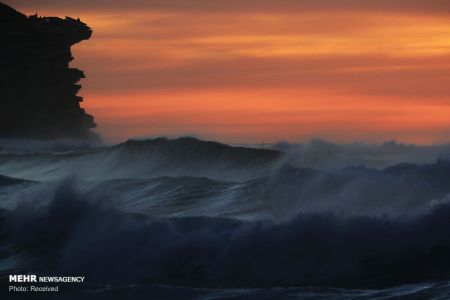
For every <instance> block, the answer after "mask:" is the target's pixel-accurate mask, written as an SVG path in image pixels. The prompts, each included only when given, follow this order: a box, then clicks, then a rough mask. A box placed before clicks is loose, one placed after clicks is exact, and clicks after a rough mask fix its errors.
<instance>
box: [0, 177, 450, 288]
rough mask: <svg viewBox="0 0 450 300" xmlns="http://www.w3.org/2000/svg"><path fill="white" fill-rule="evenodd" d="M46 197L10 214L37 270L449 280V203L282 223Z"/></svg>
mask: <svg viewBox="0 0 450 300" xmlns="http://www.w3.org/2000/svg"><path fill="white" fill-rule="evenodd" d="M48 195H52V196H51V197H50V196H49V199H48V201H47V202H46V203H43V202H39V203H36V202H33V201H30V202H22V203H21V204H20V205H19V206H17V207H16V208H15V209H14V210H12V211H9V212H7V213H5V214H4V216H3V217H2V218H3V221H2V222H3V225H2V226H3V229H2V231H4V232H6V239H7V241H8V243H10V244H12V245H14V246H15V247H17V248H18V249H25V250H27V253H29V255H30V257H34V260H36V256H44V257H45V258H42V260H44V261H45V264H35V265H32V266H31V267H30V266H28V270H29V271H33V272H37V273H39V272H51V273H53V274H82V275H85V276H87V278H89V279H90V280H92V281H94V282H101V283H112V284H119V283H120V284H136V283H157V284H175V285H182V286H202V287H269V286H342V287H352V288H355V287H387V286H394V285H398V284H405V283H414V282H424V281H427V280H433V281H436V280H445V279H448V278H449V276H450V272H449V270H450V205H449V204H447V203H444V204H439V205H436V206H434V207H432V208H431V209H430V210H429V211H428V212H426V213H423V214H418V215H410V216H407V215H405V216H397V217H395V218H388V217H369V216H342V215H336V214H333V213H329V212H320V213H319V212H316V213H312V212H305V213H298V214H297V215H296V216H294V217H292V218H291V219H290V220H288V221H284V222H274V221H270V220H258V221H244V220H237V219H228V218H211V217H179V218H165V217H149V216H145V215H138V214H126V213H123V212H120V211H118V210H117V209H115V208H114V207H111V206H110V205H109V203H113V202H112V201H107V200H106V199H103V200H102V201H92V199H87V197H88V196H87V195H85V194H83V193H81V192H80V191H77V190H76V188H75V187H74V186H73V184H72V183H70V182H65V183H63V184H61V185H59V186H58V187H57V188H56V190H55V191H54V192H53V193H50V192H49V193H48ZM111 197H113V196H111ZM17 268H20V267H17Z"/></svg>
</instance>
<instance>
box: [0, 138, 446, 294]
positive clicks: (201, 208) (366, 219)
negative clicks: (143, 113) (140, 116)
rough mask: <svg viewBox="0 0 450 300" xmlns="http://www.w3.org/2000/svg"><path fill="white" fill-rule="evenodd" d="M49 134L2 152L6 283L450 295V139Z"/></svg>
mask: <svg viewBox="0 0 450 300" xmlns="http://www.w3.org/2000/svg"><path fill="white" fill-rule="evenodd" d="M24 145H26V147H23V146H24ZM53 146H55V145H52V147H50V146H48V145H46V146H45V147H44V146H43V145H42V144H39V145H37V146H36V145H35V146H33V144H32V143H25V142H23V141H22V142H21V143H20V145H18V146H17V147H13V146H12V145H11V144H8V145H7V147H6V146H5V147H3V148H2V149H1V151H0V174H1V176H0V283H1V286H0V289H1V290H0V296H5V297H6V298H8V299H9V298H12V299H14V298H23V299H28V298H29V297H30V296H31V295H30V294H26V293H24V294H20V293H14V294H11V293H8V292H7V289H8V285H9V283H8V276H9V274H36V275H41V276H47V275H48V276H86V283H84V284H78V285H77V284H62V285H60V292H58V293H56V294H48V293H45V294H33V295H32V296H34V297H38V298H39V297H40V298H42V299H449V298H450V203H449V200H450V161H448V160H447V159H446V157H448V156H447V152H446V151H447V150H446V149H447V148H446V147H442V148H432V149H425V148H423V149H422V148H420V149H419V148H414V147H413V148H411V147H410V148H408V147H406V146H398V147H397V146H396V145H392V144H391V145H387V146H386V145H384V146H383V145H382V146H379V147H378V148H377V147H375V148H373V147H368V146H367V147H366V146H364V147H362V146H358V147H357V151H356V150H355V147H350V148H349V147H344V148H342V147H338V146H336V147H338V148H336V147H331V146H330V145H329V144H316V145H315V146H314V147H316V148H317V147H318V148H317V149H316V152H315V153H316V154H317V155H319V154H320V155H321V156H320V157H318V156H317V155H312V152H311V151H310V149H309V150H308V151H305V148H302V149H303V150H301V151H303V152H301V151H300V150H297V147H291V146H290V147H289V150H286V149H287V148H286V145H284V148H283V147H281V146H280V145H278V146H277V147H275V148H277V150H268V149H255V148H244V147H230V146H226V145H223V144H218V143H213V142H203V141H199V140H196V139H192V138H181V139H176V140H167V139H162V138H161V139H153V140H146V141H128V142H125V143H122V144H119V145H116V146H112V147H105V148H95V149H91V148H89V147H84V146H76V145H75V144H73V143H72V144H71V146H70V147H66V146H64V147H62V146H61V145H59V144H58V145H56V146H58V147H56V148H55V147H53ZM330 147H331V148H330ZM402 153H403V154H404V155H402ZM343 157H346V159H345V160H343V159H342V158H343ZM352 157H353V158H354V161H353V163H352V159H351V158H352ZM324 162H326V163H324ZM343 162H345V164H343ZM2 298H4V297H2Z"/></svg>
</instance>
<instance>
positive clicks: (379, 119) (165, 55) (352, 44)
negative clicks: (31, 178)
mask: <svg viewBox="0 0 450 300" xmlns="http://www.w3.org/2000/svg"><path fill="white" fill-rule="evenodd" d="M313 2H315V3H316V4H313ZM6 3H8V4H11V5H13V6H14V7H15V8H16V9H18V10H19V11H22V12H24V13H26V14H34V13H35V12H37V13H38V14H39V15H55V16H62V17H63V16H66V15H68V16H71V17H80V19H81V20H82V21H84V22H85V23H87V24H88V25H89V26H90V27H91V28H92V29H93V30H94V34H93V36H92V38H91V39H90V40H88V41H84V42H82V43H80V44H78V45H76V46H75V47H73V48H72V52H73V56H74V57H75V60H74V62H73V65H74V66H76V67H79V68H80V69H82V70H83V71H84V72H85V73H86V75H87V79H85V80H83V81H82V83H81V84H82V86H83V88H82V90H81V92H80V95H81V96H83V97H84V99H85V101H84V102H83V104H82V105H83V107H84V108H85V109H86V110H87V111H88V112H89V113H91V114H92V115H94V117H95V120H96V122H97V124H98V125H99V127H98V129H97V132H99V133H100V134H101V135H102V136H104V137H105V138H106V140H109V141H113V142H114V141H120V140H124V139H127V138H131V137H136V136H157V135H184V134H187V135H198V136H201V137H203V138H207V139H215V140H219V141H223V142H228V143H261V142H266V143H271V142H276V141H280V140H286V141H298V140H300V139H308V138H314V137H318V138H326V139H329V140H333V141H342V142H349V141H354V140H358V141H368V142H380V141H385V140H392V139H396V140H399V141H401V142H407V143H416V144H433V143H445V142H449V141H450V122H449V121H450V18H448V15H449V12H450V10H449V8H450V7H449V5H447V4H443V3H442V1H436V0H435V1H429V2H427V3H428V4H427V5H425V4H423V2H420V1H409V2H408V1H404V0H399V1H378V3H379V6H376V5H375V4H361V3H358V1H350V0H347V1H343V2H342V5H336V4H333V3H332V1H327V0H320V1H303V0H302V1H298V2H297V3H294V2H290V1H280V4H278V5H277V4H275V3H273V2H268V1H262V2H258V3H260V4H259V5H258V4H257V2H254V1H243V3H245V4H242V5H241V6H239V5H237V4H236V2H233V1H231V2H226V1H218V2H217V4H216V6H214V5H212V4H211V3H209V4H207V2H206V0H202V1H198V2H196V3H197V4H195V5H194V4H187V3H188V2H182V1H180V0H177V1H175V2H174V4H173V5H172V6H170V5H168V4H166V3H165V2H164V1H163V0H160V1H138V0H134V1H130V2H126V3H122V2H119V1H110V2H109V4H108V6H107V7H104V5H103V6H102V5H101V4H100V2H99V1H80V3H78V4H77V3H71V2H69V1H65V0H63V1H51V0H46V1H42V2H41V1H40V2H39V3H28V2H27V1H15V3H12V1H6ZM183 3H184V4H183ZM202 3H203V6H202ZM317 3H318V4H317ZM247 4H248V5H247ZM302 5H303V6H302Z"/></svg>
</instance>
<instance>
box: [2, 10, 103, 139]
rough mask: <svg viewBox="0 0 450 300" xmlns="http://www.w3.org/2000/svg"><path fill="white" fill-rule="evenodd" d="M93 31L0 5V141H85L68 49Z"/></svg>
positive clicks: (89, 122)
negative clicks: (7, 139) (12, 139)
mask: <svg viewBox="0 0 450 300" xmlns="http://www.w3.org/2000/svg"><path fill="white" fill-rule="evenodd" d="M91 34H92V30H91V29H90V28H89V27H88V26H87V25H86V24H84V23H82V22H81V21H80V20H75V19H72V18H69V17H66V18H65V19H60V18H55V17H38V16H30V17H27V16H25V15H23V14H21V13H19V12H17V11H16V10H14V9H13V8H11V7H9V6H7V5H5V4H2V3H0V45H1V46H0V138H33V139H57V138H77V139H88V138H90V137H91V136H93V134H92V133H91V132H90V131H89V130H90V129H91V128H94V127H95V126H96V125H95V123H94V120H93V117H92V116H91V115H89V114H87V113H86V112H85V111H84V109H82V108H81V107H80V102H81V101H82V100H83V99H82V98H81V97H79V96H77V93H78V91H79V89H80V88H81V85H79V84H78V82H79V80H80V79H81V78H84V74H83V72H82V71H80V70H78V69H74V68H69V62H70V61H71V60H72V59H73V57H72V54H71V52H70V47H71V46H72V45H73V44H75V43H78V42H80V41H82V40H86V39H89V38H90V36H91Z"/></svg>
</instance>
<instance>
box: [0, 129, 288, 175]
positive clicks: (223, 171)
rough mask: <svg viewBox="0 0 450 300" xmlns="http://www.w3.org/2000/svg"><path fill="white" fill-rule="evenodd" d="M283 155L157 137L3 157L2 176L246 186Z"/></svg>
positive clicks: (213, 143) (0, 157)
mask: <svg viewBox="0 0 450 300" xmlns="http://www.w3.org/2000/svg"><path fill="white" fill-rule="evenodd" d="M281 155H282V154H281V153H280V152H277V151H272V150H264V149H251V148H243V147H231V146H227V145H224V144H220V143H215V142H205V141H200V140H197V139H194V138H179V139H175V140H167V139H165V138H157V139H153V140H145V141H128V142H125V143H122V144H119V145H116V146H112V147H110V148H107V149H96V150H94V151H91V152H88V153H83V152H82V153H71V154H51V153H45V154H36V153H34V154H20V155H17V154H2V155H0V174H4V175H7V176H11V177H17V178H23V179H30V180H45V181H49V180H58V179H61V178H64V177H67V176H71V175H77V176H79V177H81V178H83V179H84V180H90V181H100V180H107V179H119V178H155V177H162V176H172V177H180V176H191V177H208V178H211V179H217V180H225V181H227V180H232V181H246V180H250V179H254V178H258V177H261V176H264V175H263V174H267V173H268V172H270V170H271V168H272V167H273V165H274V164H275V163H276V161H277V160H278V159H279V158H280V157H281Z"/></svg>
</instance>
